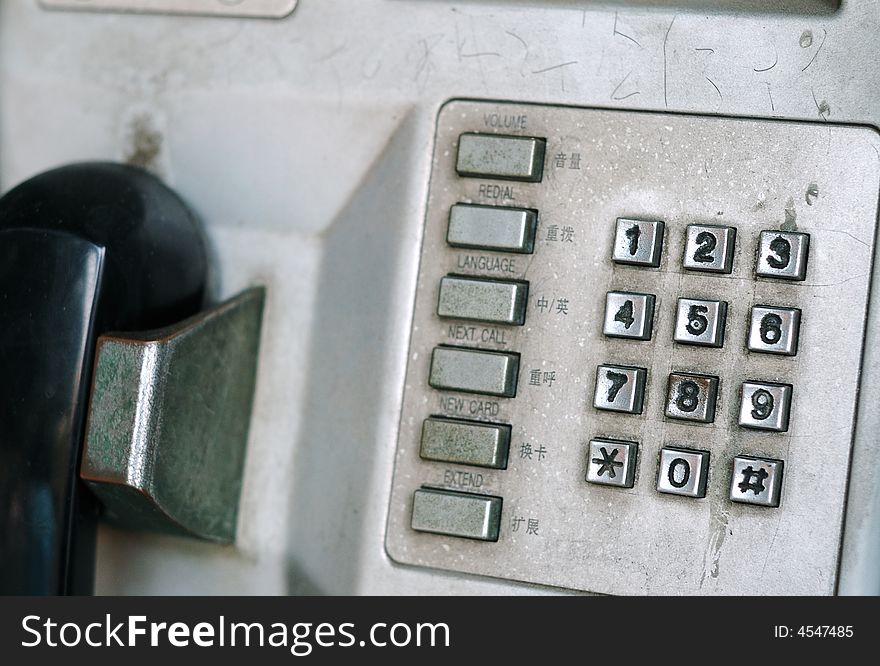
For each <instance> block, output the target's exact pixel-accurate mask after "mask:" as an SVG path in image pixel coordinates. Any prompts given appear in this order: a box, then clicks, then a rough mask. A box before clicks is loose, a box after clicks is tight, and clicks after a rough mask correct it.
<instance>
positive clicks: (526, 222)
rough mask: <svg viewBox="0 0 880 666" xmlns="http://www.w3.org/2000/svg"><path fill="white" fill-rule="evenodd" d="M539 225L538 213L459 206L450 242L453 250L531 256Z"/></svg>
mask: <svg viewBox="0 0 880 666" xmlns="http://www.w3.org/2000/svg"><path fill="white" fill-rule="evenodd" d="M537 226H538V213H537V211H534V210H529V209H527V208H504V207H502V206H478V205H475V204H455V205H454V206H453V207H452V208H451V209H450V210H449V227H448V229H447V231H446V242H447V243H449V244H450V245H451V246H452V247H466V248H475V249H480V250H497V251H499V252H518V253H521V254H531V253H532V251H533V250H534V249H535V230H536V228H537Z"/></svg>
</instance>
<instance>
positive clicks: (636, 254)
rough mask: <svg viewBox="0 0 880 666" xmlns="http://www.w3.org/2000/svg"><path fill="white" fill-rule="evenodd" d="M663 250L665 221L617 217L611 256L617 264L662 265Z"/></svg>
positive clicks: (651, 266)
mask: <svg viewBox="0 0 880 666" xmlns="http://www.w3.org/2000/svg"><path fill="white" fill-rule="evenodd" d="M662 250H663V223H662V222H660V221H657V222H645V221H643V220H630V219H626V218H623V217H621V218H618V219H617V232H616V233H615V235H614V250H613V252H612V255H611V258H612V259H613V260H614V263H616V264H631V265H633V266H648V267H650V268H657V267H658V266H659V265H660V253H661V251H662Z"/></svg>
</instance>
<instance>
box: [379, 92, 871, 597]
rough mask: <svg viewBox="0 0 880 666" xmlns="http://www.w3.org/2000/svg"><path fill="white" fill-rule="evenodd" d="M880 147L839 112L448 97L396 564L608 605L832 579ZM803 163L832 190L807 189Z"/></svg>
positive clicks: (397, 506)
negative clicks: (803, 118)
mask: <svg viewBox="0 0 880 666" xmlns="http://www.w3.org/2000/svg"><path fill="white" fill-rule="evenodd" d="M768 139H771V140H772V141H773V145H778V146H787V148H786V152H785V159H784V160H779V154H778V153H777V154H773V152H772V151H767V150H766V146H767V145H768V144H767V142H768ZM874 148H877V149H878V150H880V138H878V136H877V135H875V133H873V132H872V131H870V130H867V129H861V128H843V127H840V126H834V125H833V124H831V123H825V124H822V125H821V126H819V125H811V124H810V123H787V122H775V123H771V122H766V121H760V120H734V119H724V118H719V117H711V118H710V117H702V118H701V117H696V116H685V115H670V114H653V113H628V112H618V111H599V110H590V109H572V108H563V107H544V106H539V105H508V104H499V103H484V102H465V101H461V102H453V103H450V104H448V105H447V106H445V107H444V108H443V110H442V111H441V113H440V116H439V117H438V121H437V144H436V148H435V151H434V163H433V170H432V174H431V180H430V184H429V197H428V200H427V209H426V217H425V219H426V224H425V228H424V234H423V236H424V239H423V248H422V254H421V257H420V262H419V265H418V266H419V267H418V283H417V287H416V299H415V305H414V311H413V316H412V329H411V345H410V348H409V354H408V356H407V368H406V376H405V378H404V382H403V384H404V393H403V396H404V397H403V404H402V407H401V414H400V421H399V424H400V425H399V437H398V453H397V458H396V461H395V476H394V482H393V484H392V499H391V504H390V507H389V518H388V537H387V540H386V545H387V550H388V553H389V555H390V556H391V558H392V559H394V560H395V561H399V562H402V563H406V564H413V565H424V566H429V567H435V568H440V569H451V570H454V571H463V572H468V573H474V574H483V575H490V576H498V577H502V578H515V579H517V580H522V581H527V582H533V583H539V584H549V585H555V586H560V587H570V588H574V589H579V590H587V591H593V592H600V593H611V594H620V593H624V594H644V593H662V594H692V593H700V592H704V593H713V594H714V593H719V594H731V593H732V594H737V593H741V592H746V593H754V594H779V593H791V592H793V591H794V592H797V593H806V594H817V593H827V592H828V591H829V590H830V591H833V589H834V577H835V575H836V573H835V572H836V571H837V568H836V566H837V562H838V557H839V552H840V549H839V543H840V530H841V518H840V517H841V516H842V515H843V514H844V512H843V498H844V496H845V491H846V484H847V470H848V468H849V452H850V450H851V445H852V435H853V429H852V428H853V426H852V424H853V422H854V415H855V410H854V404H855V400H856V396H857V389H858V380H859V367H860V360H861V348H862V347H861V346H862V341H863V339H864V338H863V336H864V327H863V321H864V316H865V312H866V303H867V294H868V286H869V280H870V278H869V276H870V268H871V259H872V256H873V244H874V227H875V223H876V219H877V198H876V192H877V191H878V187H880V168H878V164H877V161H876V153H875V150H874ZM742 155H748V156H749V161H748V163H745V162H743V159H742ZM854 163H858V164H860V165H861V167H860V168H862V170H863V171H862V172H863V173H864V174H865V177H864V178H859V179H846V178H843V177H842V176H841V174H844V173H846V171H847V169H848V168H849V165H851V164H854ZM698 172H699V174H701V176H700V177H696V176H693V177H692V174H697V173H698ZM805 179H810V181H815V182H817V183H819V187H823V188H825V191H826V192H832V191H833V193H834V196H830V195H829V196H826V197H820V198H818V199H814V200H813V201H812V203H810V202H806V203H800V202H802V201H803V197H802V196H800V195H799V194H798V192H797V187H798V184H799V183H802V182H805ZM731 183H735V184H736V187H735V188H732V186H731ZM806 186H807V185H806V184H805V185H804V187H806ZM792 197H793V200H794V202H795V204H794V205H795V208H796V212H797V227H796V228H795V227H794V226H793V225H792V224H791V218H790V216H789V217H788V219H787V220H786V223H785V224H784V225H781V224H780V223H781V221H782V218H783V216H782V215H781V212H782V211H783V210H784V209H788V208H789V207H790V205H791V204H790V203H789V202H790V201H791V200H792ZM844 229H845V231H846V233H841V231H842V230H844ZM400 333H401V335H402V334H403V333H404V332H400ZM828 381H833V388H834V391H833V395H831V392H830V391H825V390H821V389H820V388H818V387H823V386H826V384H827V382H828ZM828 433H834V437H830V436H829V434H828ZM783 470H784V472H785V473H784V474H783ZM817 480H821V483H822V484H823V489H822V492H821V493H820V492H817V491H816V490H815V488H816V483H817V482H818V481H817ZM818 523H820V524H822V525H823V531H822V532H821V533H817V532H816V531H815V529H814V526H815V524H818ZM798 535H809V538H807V536H804V537H803V538H801V537H800V536H798ZM537 553H540V554H541V556H540V557H536V554H537ZM804 561H809V562H810V566H811V568H813V569H815V570H816V571H821V572H822V574H821V575H817V576H811V577H804V576H803V575H802V562H804Z"/></svg>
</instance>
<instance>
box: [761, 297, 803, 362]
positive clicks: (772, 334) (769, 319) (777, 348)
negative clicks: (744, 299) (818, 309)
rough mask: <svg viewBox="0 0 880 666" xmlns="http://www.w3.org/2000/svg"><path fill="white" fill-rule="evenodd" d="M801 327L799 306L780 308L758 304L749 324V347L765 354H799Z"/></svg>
mask: <svg viewBox="0 0 880 666" xmlns="http://www.w3.org/2000/svg"><path fill="white" fill-rule="evenodd" d="M800 328H801V311H800V310H798V309H797V308H779V307H773V306H770V305H756V306H755V307H753V308H752V321H751V324H750V325H749V349H750V350H751V351H753V352H762V353H765V354H784V355H785V356H794V355H795V354H797V348H798V335H799V334H800Z"/></svg>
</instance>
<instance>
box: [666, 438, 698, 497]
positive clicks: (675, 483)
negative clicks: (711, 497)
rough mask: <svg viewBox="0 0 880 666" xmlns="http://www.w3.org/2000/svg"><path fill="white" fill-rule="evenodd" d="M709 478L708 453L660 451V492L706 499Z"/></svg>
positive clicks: (673, 449) (676, 449) (671, 449)
mask: <svg viewBox="0 0 880 666" xmlns="http://www.w3.org/2000/svg"><path fill="white" fill-rule="evenodd" d="M708 477H709V453H708V451H692V450H691V449H679V448H674V447H667V448H663V449H660V469H659V471H658V473H657V491H658V492H661V493H667V494H669V495H684V496H685V497H694V498H700V497H705V496H706V480H707V479H708Z"/></svg>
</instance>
